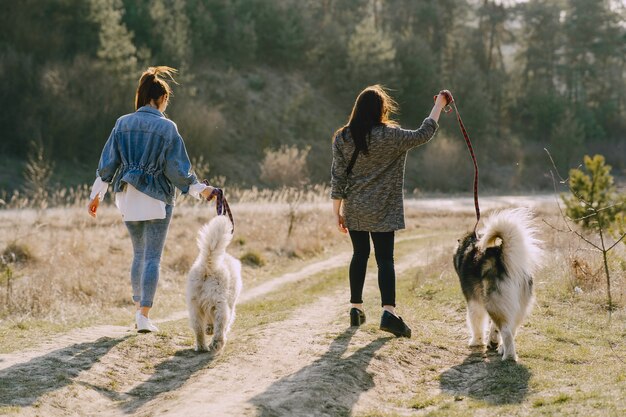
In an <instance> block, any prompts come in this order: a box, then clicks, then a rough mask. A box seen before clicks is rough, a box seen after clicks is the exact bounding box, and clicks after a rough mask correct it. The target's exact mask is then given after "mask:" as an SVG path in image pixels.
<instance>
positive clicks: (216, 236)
mask: <svg viewBox="0 0 626 417" xmlns="http://www.w3.org/2000/svg"><path fill="white" fill-rule="evenodd" d="M232 230H233V226H232V224H231V223H230V220H229V219H228V217H226V216H216V217H214V218H213V219H211V221H210V222H208V223H207V224H205V225H204V226H202V228H201V229H200V232H199V233H198V248H200V253H201V254H202V255H203V257H204V260H205V262H212V263H214V264H217V263H219V262H220V260H221V258H222V257H223V256H224V253H225V252H226V247H227V246H228V244H229V243H230V241H231V240H232V238H233V235H232V233H231V232H232Z"/></svg>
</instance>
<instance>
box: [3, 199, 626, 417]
mask: <svg viewBox="0 0 626 417" xmlns="http://www.w3.org/2000/svg"><path fill="white" fill-rule="evenodd" d="M408 207H409V209H408V211H407V216H406V217H407V230H405V231H402V232H400V233H399V234H398V244H397V246H396V255H397V257H398V258H406V257H410V256H411V254H412V253H415V254H419V256H420V257H421V258H422V260H423V261H424V266H421V267H416V268H413V269H410V270H408V271H406V272H404V273H401V274H399V276H398V291H397V294H398V302H399V311H400V312H401V314H402V315H403V317H404V318H405V320H406V321H407V322H408V323H409V324H411V326H412V327H413V331H414V337H413V338H412V339H408V340H407V339H392V340H389V341H387V342H385V343H384V344H380V345H379V344H376V343H379V342H376V341H377V340H379V339H380V338H381V333H380V332H379V331H378V330H377V323H376V318H375V317H376V315H375V314H374V311H376V310H374V308H373V307H374V306H376V309H378V303H379V295H378V292H377V291H376V289H375V286H372V287H370V290H369V291H368V292H367V293H366V294H365V304H366V306H367V308H368V310H367V311H368V322H367V323H366V324H365V325H364V326H363V327H362V328H361V329H360V330H359V332H358V333H357V334H356V335H354V337H352V338H351V339H350V338H349V337H348V338H347V339H348V340H346V341H345V343H344V341H342V340H340V339H341V337H342V336H341V334H340V335H339V336H337V334H335V333H329V334H328V338H327V340H325V341H319V343H320V344H322V345H324V343H326V342H330V340H333V339H334V340H335V342H334V343H333V344H332V345H334V346H336V345H341V346H344V345H345V346H344V347H345V349H346V351H345V354H343V355H342V356H337V355H324V356H323V357H322V358H320V359H319V360H317V361H315V363H314V364H312V366H315V367H316V368H315V369H320V370H321V371H320V372H321V373H320V374H319V375H318V379H316V380H315V381H313V382H312V383H311V381H310V380H306V379H303V380H302V385H301V386H299V387H298V388H299V390H300V391H302V390H304V391H306V390H307V389H308V390H309V391H314V390H316V389H317V388H318V387H326V386H327V385H328V386H332V387H333V389H332V390H329V391H328V392H325V394H324V395H325V396H326V397H328V398H332V399H336V400H337V403H338V404H340V405H341V404H343V403H342V402H341V401H342V400H343V399H344V397H345V395H344V393H345V392H352V391H351V390H353V389H354V387H355V386H356V387H361V386H362V387H364V388H362V389H363V393H362V394H363V395H362V396H361V397H359V400H358V402H357V403H356V406H355V407H354V408H350V407H352V405H350V407H348V408H346V407H347V406H345V407H344V406H343V405H342V406H341V407H343V408H341V407H340V408H339V409H338V410H339V411H338V413H337V415H358V416H395V415H413V414H416V415H422V414H428V415H442V416H443V415H445V416H448V415H452V416H454V415H459V416H461V415H529V414H530V415H533V414H546V415H558V414H563V415H565V414H576V413H580V414H586V415H607V414H611V413H612V414H614V415H619V414H620V411H623V410H624V409H625V408H626V404H625V403H624V400H623V398H624V396H623V394H624V392H625V390H626V386H625V385H624V383H625V381H626V374H625V373H624V367H623V361H624V354H626V351H625V350H624V349H625V346H624V344H623V340H624V337H626V334H625V333H624V327H623V323H624V314H625V313H626V308H624V306H625V304H626V298H625V296H624V292H625V290H626V282H625V281H626V280H625V278H626V277H625V275H626V274H625V272H624V266H623V265H624V263H625V262H624V259H626V251H625V249H626V246H620V247H619V248H617V249H616V251H615V253H614V255H613V257H612V258H611V265H610V266H611V270H612V271H613V272H614V274H613V288H614V289H615V294H617V295H616V296H615V297H614V298H615V299H614V301H615V302H616V304H617V305H618V308H617V310H615V311H614V312H613V315H612V316H611V317H612V318H611V319H610V320H609V316H608V312H607V311H606V310H605V308H604V304H605V293H604V286H603V283H602V282H598V283H595V284H593V285H591V283H592V282H595V281H593V280H594V279H595V278H593V277H591V276H590V275H589V274H588V273H586V272H585V271H586V270H585V269H584V268H578V269H573V268H570V267H569V265H570V264H571V262H572V260H573V259H575V260H577V262H578V264H579V265H583V263H584V265H589V268H590V269H591V271H594V268H596V269H597V265H598V264H597V260H598V259H599V257H598V254H596V253H594V252H590V251H588V250H586V247H585V246H584V244H583V243H580V242H578V241H577V240H575V239H574V238H573V237H572V236H570V235H566V234H560V233H556V232H555V231H554V230H553V229H551V228H549V227H548V226H547V225H545V224H544V223H542V222H541V221H540V220H541V219H545V220H547V221H548V222H550V223H551V224H554V225H556V226H558V224H559V219H558V217H557V216H556V213H555V210H554V208H553V207H552V206H545V207H539V208H538V209H537V210H536V211H537V215H538V224H539V226H540V227H541V233H542V236H541V237H542V239H543V240H544V242H545V248H546V251H547V254H548V256H547V257H546V261H545V264H544V266H543V268H542V270H541V271H540V272H539V273H538V274H537V276H536V277H535V279H536V283H537V303H536V306H535V309H534V311H533V313H532V315H531V316H530V318H529V319H528V321H527V323H526V324H525V325H524V326H523V328H522V329H521V331H520V334H519V336H518V339H517V341H518V350H519V352H518V353H519V355H520V363H518V364H513V363H506V362H505V363H502V362H500V361H499V359H498V358H496V357H495V356H494V355H489V354H487V353H484V352H473V351H471V350H469V349H468V348H467V346H466V342H467V330H466V328H465V316H464V315H465V302H464V300H463V297H462V295H461V292H460V288H459V285H458V278H457V277H456V275H455V273H454V271H453V268H452V263H451V254H448V253H446V254H444V255H441V254H440V251H439V250H438V249H437V246H438V244H439V243H445V245H446V247H447V246H451V245H452V244H453V243H454V241H455V240H454V237H453V236H457V235H458V236H461V235H462V234H463V233H464V232H465V231H466V229H468V228H471V227H472V226H473V222H472V214H471V210H472V207H471V205H469V206H468V207H467V209H465V210H462V211H459V212H455V211H445V212H443V211H440V209H438V208H435V209H423V208H420V207H417V206H415V205H413V204H410V205H408ZM207 210H208V209H207V208H206V207H203V206H196V205H192V204H188V205H186V206H183V207H180V208H178V209H177V211H176V217H175V219H174V221H173V223H172V228H171V229H170V236H169V238H168V242H167V245H166V253H165V254H164V260H163V261H164V262H163V270H164V271H163V275H162V279H163V281H162V283H161V284H160V288H159V291H158V293H157V295H158V296H159V299H158V303H159V304H158V311H157V312H158V313H159V314H165V312H166V311H167V309H170V311H171V310H172V309H175V308H180V309H182V308H183V306H182V291H183V281H184V273H185V271H186V265H188V264H189V263H190V262H191V261H192V260H193V258H194V257H195V250H196V249H195V243H194V240H195V232H194V230H195V229H196V228H197V226H198V225H199V224H202V223H203V222H204V221H206V220H207V219H208V218H209V217H210V216H211V215H212V213H213V211H212V208H211V211H210V212H209V211H207ZM289 210H290V206H289V204H287V203H284V202H283V203H276V204H267V203H265V204H260V203H258V202H257V203H256V204H247V203H240V204H235V205H233V211H234V213H235V216H236V219H237V225H236V235H235V239H234V241H233V243H232V244H231V249H230V250H231V252H233V253H235V254H236V255H237V256H241V255H243V254H245V253H247V252H254V253H258V254H260V255H262V256H263V257H264V258H265V259H266V261H267V264H266V265H265V266H264V267H263V268H258V267H246V269H245V270H244V285H246V286H248V287H253V286H255V285H256V284H257V283H260V282H262V281H264V280H266V279H268V278H270V277H273V276H276V274H277V273H279V272H280V271H288V270H296V269H298V268H299V267H301V265H302V264H303V261H302V260H301V259H299V258H297V257H293V256H290V252H289V251H290V250H291V249H290V246H289V245H290V244H291V245H296V244H297V245H300V246H301V247H302V248H305V249H306V250H308V251H310V252H306V253H308V255H306V256H310V257H319V258H328V257H329V256H331V255H333V254H335V253H337V252H339V251H345V250H348V249H349V245H348V240H347V238H345V236H342V235H339V234H338V233H337V232H336V231H335V229H334V225H333V222H332V216H331V215H330V208H329V203H328V202H326V203H325V204H316V203H303V204H301V205H300V206H298V207H297V219H298V221H297V222H296V223H295V227H294V228H293V230H292V233H291V235H290V236H289V238H287V236H288V226H289V225H288V224H287V219H289V214H290V212H289ZM83 211H84V210H83V209H72V210H70V211H67V210H65V211H64V210H58V211H54V210H47V211H45V212H39V213H38V212H36V211H14V212H0V227H1V228H3V229H5V228H6V229H5V230H2V233H0V239H4V240H2V241H0V249H3V248H4V247H5V246H6V245H7V244H8V243H9V239H8V238H6V236H9V235H11V242H17V243H19V244H20V245H22V246H24V247H27V248H28V249H29V250H30V251H31V253H32V255H33V256H34V257H35V258H36V261H31V262H26V263H24V264H23V265H20V266H18V265H16V266H15V274H16V277H17V278H18V279H17V283H16V285H20V292H21V291H24V292H26V293H28V289H27V286H25V284H27V283H28V282H29V281H27V280H26V279H27V278H28V279H31V280H33V281H31V282H36V283H37V284H38V285H48V286H49V287H50V288H52V289H54V291H55V293H54V294H56V298H54V297H50V298H47V299H45V300H43V299H42V300H40V302H41V303H44V302H46V303H47V304H46V305H47V307H48V308H50V309H52V310H53V311H54V314H48V313H45V312H40V313H36V314H35V313H26V312H25V311H26V310H15V311H13V312H12V313H10V315H5V321H4V322H3V323H2V324H0V333H1V334H0V340H2V346H3V347H4V346H5V341H7V340H9V338H12V339H14V338H19V337H21V335H23V334H24V333H26V332H27V331H28V326H39V324H37V323H40V322H41V323H43V322H45V323H48V324H47V326H48V328H49V329H50V331H61V330H62V328H61V327H60V326H59V324H57V323H58V320H59V318H58V317H56V316H55V314H61V313H62V312H63V311H69V313H65V316H64V317H65V320H66V321H67V323H68V326H69V325H77V324H81V323H80V320H79V319H78V318H77V317H80V316H74V315H73V314H81V313H82V312H84V311H85V310H87V309H89V308H93V310H94V314H96V315H97V314H103V315H105V316H107V315H109V316H107V317H106V321H107V322H109V323H110V322H111V321H112V320H111V316H110V314H111V312H113V313H115V312H116V311H118V312H119V315H118V316H119V317H125V318H126V320H127V319H128V317H129V316H130V315H129V312H130V309H129V307H130V301H129V300H128V291H129V285H128V278H127V274H128V271H127V270H128V266H129V263H130V258H129V256H128V255H127V250H128V249H129V248H130V242H129V241H128V240H129V239H128V237H127V236H126V230H125V229H124V226H123V225H122V224H121V222H120V221H119V219H118V214H117V212H116V211H115V209H114V208H112V207H105V210H103V211H102V213H101V218H99V219H98V221H96V222H93V221H91V219H89V218H88V217H87V215H86V213H83ZM83 214H84V216H83ZM485 215H488V210H487V209H486V210H485ZM5 232H6V233H5ZM418 236H421V237H420V239H416V237H418ZM190 252H191V254H190ZM81 257H84V258H85V259H83V260H79V259H76V258H81ZM373 262H374V261H373V260H372V265H371V266H370V267H373ZM76 268H83V269H84V268H89V269H90V272H91V275H88V276H87V278H88V279H85V282H83V283H80V276H79V273H78V272H76V270H75V269H76ZM29 277H30V278H29ZM48 277H51V278H52V279H51V280H48ZM35 280H36V281H35ZM49 281H53V282H54V283H49ZM46 282H48V284H46ZM588 284H589V285H588ZM80 285H82V286H83V289H82V290H81V289H80ZM580 285H583V286H584V288H583V287H581V288H583V292H582V293H580V292H577V291H575V290H574V288H575V287H576V286H580ZM346 287H347V285H346V282H345V268H342V269H334V270H330V271H326V272H324V273H320V274H316V275H314V276H311V277H308V278H307V279H306V280H304V281H302V282H298V283H291V284H288V285H286V286H285V287H284V288H283V291H276V292H274V293H271V294H268V295H267V296H265V297H263V298H260V299H255V300H252V301H250V302H247V303H243V304H242V305H241V306H240V307H239V308H238V319H237V321H236V324H235V330H234V331H235V332H236V333H237V337H233V339H232V341H231V342H229V344H228V345H227V351H226V353H225V354H224V356H223V357H222V358H220V359H218V361H222V360H228V357H229V356H230V355H232V354H234V352H240V351H242V352H246V354H247V353H248V352H250V353H253V352H254V351H255V349H257V348H258V347H257V346H255V341H256V340H257V339H258V338H259V334H260V333H262V332H263V330H264V329H265V327H264V326H268V325H271V324H275V323H279V322H280V321H281V320H284V319H286V318H287V317H288V316H289V315H290V313H291V312H293V311H294V310H296V309H298V308H300V307H304V306H306V305H307V303H309V304H310V303H311V302H312V300H319V299H320V298H323V297H324V296H328V295H330V294H334V293H336V291H337V290H338V289H341V290H342V291H343V292H344V293H345V291H347V288H346ZM72 288H73V289H74V290H73V291H71V290H70V289H72ZM88 290H89V291H92V295H90V296H89V297H85V296H81V295H80V294H81V293H85V291H88ZM34 292H35V291H31V292H30V294H31V295H30V297H33V295H32V293H34ZM115 294H117V295H115ZM20 297H21V295H20ZM24 299H25V300H28V299H27V298H26V296H24ZM116 299H117V300H119V301H118V302H119V303H120V304H119V305H115V300H116ZM42 305H44V304H42ZM155 310H156V309H155ZM20 311H21V312H20ZM29 314H30V315H31V316H36V317H40V319H38V320H39V321H37V320H35V319H30V320H26V318H28V317H29ZM43 318H46V320H43ZM370 318H371V320H370ZM93 320H95V321H97V319H93ZM120 320H122V319H120ZM346 320H347V317H346V316H345V314H342V315H341V317H337V322H338V323H339V322H341V323H342V325H343V324H347V323H345V322H346ZM9 323H14V327H13V328H9V327H10V326H9V325H8V324H9ZM20 323H26V324H22V327H19V326H20ZM41 326H42V327H43V326H45V324H41ZM161 327H162V330H163V332H162V333H160V334H158V335H150V336H149V337H144V338H139V337H135V336H130V337H128V338H124V339H120V340H119V343H118V342H115V343H114V342H113V341H111V340H106V339H102V340H101V341H99V342H97V344H98V346H99V345H100V344H101V345H102V349H103V350H104V349H111V351H118V350H119V351H120V352H121V354H123V356H124V357H129V358H134V360H133V361H130V362H131V365H130V367H129V368H128V369H126V366H125V365H117V364H114V363H113V364H109V365H108V366H109V367H108V368H106V369H107V370H108V371H107V372H108V373H107V374H106V375H107V379H106V381H104V380H96V379H94V380H93V381H91V380H89V379H88V378H90V375H92V374H98V371H97V370H96V371H94V372H92V373H91V374H90V373H87V372H83V374H84V375H87V376H86V377H84V378H83V379H82V380H81V382H80V384H83V385H84V384H85V381H87V382H92V383H93V386H96V387H98V389H99V392H100V393H103V394H105V395H110V396H111V398H112V399H113V400H115V401H121V400H128V401H127V402H128V404H129V407H130V408H129V409H128V410H126V411H128V412H134V411H135V410H137V409H138V408H139V407H140V406H142V405H144V404H145V402H146V401H147V399H149V398H153V397H156V396H157V395H163V398H164V399H167V396H168V395H170V394H169V393H170V392H177V391H176V390H177V389H178V388H179V387H180V383H181V381H183V382H184V381H186V380H187V379H189V378H190V377H191V376H192V375H195V374H196V373H199V372H200V369H205V368H208V367H213V366H214V365H216V363H215V362H208V360H207V359H206V357H205V356H198V355H194V354H193V353H192V352H191V351H190V350H189V348H190V346H191V343H192V339H191V336H190V333H189V331H188V329H187V327H186V326H185V325H184V324H183V323H182V322H180V321H176V322H169V323H164V324H163V326H161ZM335 327H336V328H343V327H342V326H339V325H337V326H335ZM348 342H349V343H348ZM372 343H374V345H372ZM324 346H325V345H324ZM372 346H374V347H375V348H376V349H374V348H373V347H372ZM71 349H74V347H71V348H70V350H71ZM329 352H330V350H329ZM71 353H73V351H72V352H71ZM331 353H332V352H331ZM348 358H351V359H349V360H348ZM79 365H80V363H79ZM114 365H115V366H114ZM83 366H84V365H83ZM94 366H99V367H101V366H102V365H94ZM341 366H344V368H341ZM310 367H311V366H309V368H310ZM82 369H83V368H80V369H79V371H80V370H82ZM99 369H100V371H99V372H100V373H102V371H101V368H99ZM337 370H341V372H337ZM322 371H323V372H322ZM202 372H209V371H202ZM346 373H348V374H350V375H352V376H353V379H348V380H347V381H348V382H349V384H348V382H346V380H343V379H341V378H342V377H343V376H344V375H345V374H346ZM172 375H177V377H176V378H172V377H171V376H172ZM67 378H68V381H69V382H71V381H73V380H74V379H75V376H73V374H69V377H67ZM24 380H26V381H27V380H29V379H28V378H26V377H24ZM290 380H291V379H290ZM103 381H104V382H103ZM142 381H143V382H142ZM69 382H65V381H60V382H59V381H57V382H53V383H52V384H53V387H52V388H53V389H54V395H62V394H64V393H65V391H63V390H62V389H59V387H65V386H66V385H68V384H69ZM103 384H104V385H103ZM133 384H134V385H133ZM311 384H312V385H311ZM359 384H360V385H359ZM278 385H280V383H279V384H278ZM68 387H69V388H72V386H69V385H68ZM69 388H68V389H69ZM358 389H361V388H358ZM300 391H298V392H300ZM46 392H47V391H46ZM359 392H360V391H359ZM123 393H128V394H129V396H128V397H118V395H121V394H123ZM54 395H53V397H51V398H57V397H54ZM335 397H337V398H335ZM129 399H130V400H129ZM41 401H42V402H45V401H49V398H48V397H45V396H42V400H41ZM325 401H326V399H325ZM355 401H356V400H355ZM6 404H7V405H12V404H13V402H9V401H7V402H6ZM316 405H319V406H324V404H321V403H320V404H316ZM5 409H6V407H5ZM312 410H313V411H315V409H312ZM0 411H3V410H2V409H0ZM342 413H343V414H342Z"/></svg>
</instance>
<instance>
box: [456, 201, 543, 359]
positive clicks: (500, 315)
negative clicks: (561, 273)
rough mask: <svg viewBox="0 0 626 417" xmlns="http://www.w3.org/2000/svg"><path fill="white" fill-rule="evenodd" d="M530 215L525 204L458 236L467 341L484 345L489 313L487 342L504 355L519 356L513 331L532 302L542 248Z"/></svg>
mask: <svg viewBox="0 0 626 417" xmlns="http://www.w3.org/2000/svg"><path fill="white" fill-rule="evenodd" d="M531 220H532V213H531V212H530V211H529V210H526V209H513V210H504V211H501V212H498V213H495V214H493V215H492V216H490V217H489V219H488V220H487V221H486V222H485V227H484V228H483V230H482V231H481V232H480V233H479V234H478V236H477V235H476V234H475V233H469V234H468V235H466V236H465V237H464V238H463V239H461V240H459V245H458V247H457V249H456V253H455V255H454V268H455V269H456V272H457V274H458V275H459V279H460V281H461V288H462V290H463V295H464V296H465V299H466V301H467V324H468V327H469V329H470V332H471V336H472V337H471V340H470V342H469V344H470V346H482V345H483V344H484V341H483V340H484V335H485V326H486V325H487V322H488V321H489V320H488V318H490V319H491V326H490V332H489V347H490V348H493V349H495V348H497V349H498V352H499V353H500V354H502V359H503V360H505V359H512V360H514V361H516V360H517V354H516V352H515V334H516V332H517V329H518V328H519V326H520V325H521V324H522V322H523V320H524V318H525V317H526V315H527V314H528V312H529V311H530V309H531V307H532V303H533V274H534V272H535V271H536V270H537V267H538V266H539V263H540V258H541V253H542V251H541V249H540V247H539V244H540V242H539V240H538V239H537V238H536V233H537V230H536V229H535V228H534V227H533V226H532V223H531ZM487 316H488V317H487Z"/></svg>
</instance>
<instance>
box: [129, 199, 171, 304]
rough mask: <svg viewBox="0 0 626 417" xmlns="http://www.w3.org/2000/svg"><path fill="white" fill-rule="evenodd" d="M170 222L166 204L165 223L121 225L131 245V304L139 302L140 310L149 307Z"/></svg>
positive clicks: (169, 213)
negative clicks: (128, 234) (125, 229)
mask: <svg viewBox="0 0 626 417" xmlns="http://www.w3.org/2000/svg"><path fill="white" fill-rule="evenodd" d="M171 219H172V206H171V205H169V204H167V205H166V206H165V218H164V219H156V220H146V221H138V222H124V223H125V224H126V228H127V229H128V232H129V233H130V239H131V240H132V242H133V265H132V267H131V269H130V283H131V285H132V287H133V301H135V302H139V305H140V306H141V307H152V302H153V301H154V294H155V293H156V287H157V283H158V282H159V269H160V266H161V254H162V253H163V246H164V245H165V238H166V237H167V229H168V228H169V226H170V220H171Z"/></svg>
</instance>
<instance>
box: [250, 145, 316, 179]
mask: <svg viewBox="0 0 626 417" xmlns="http://www.w3.org/2000/svg"><path fill="white" fill-rule="evenodd" d="M310 150H311V147H310V146H307V147H305V148H304V149H299V148H298V147H297V146H296V145H293V146H287V145H283V146H281V147H280V148H279V149H277V150H271V149H265V158H263V162H261V164H260V167H261V179H262V180H263V181H266V182H268V183H270V184H271V185H278V186H281V185H282V186H289V187H297V186H302V185H304V184H306V183H307V182H308V181H309V172H308V169H307V166H306V158H307V156H308V155H309V151H310Z"/></svg>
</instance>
